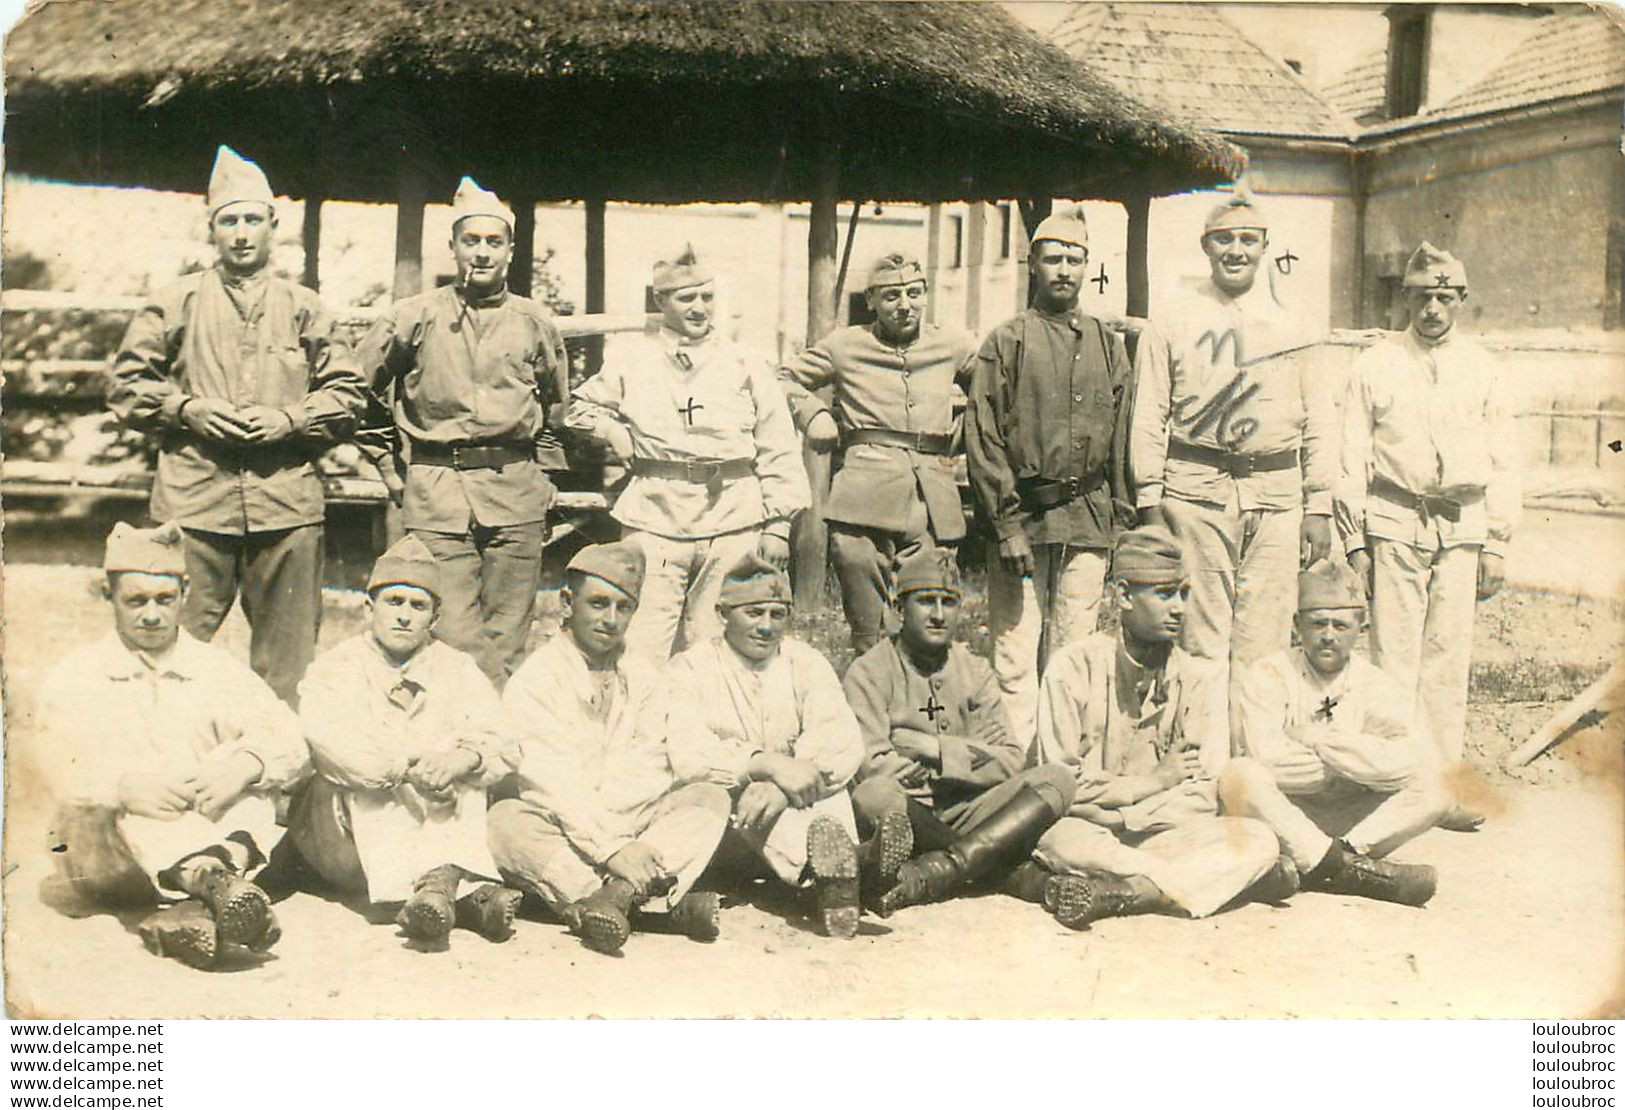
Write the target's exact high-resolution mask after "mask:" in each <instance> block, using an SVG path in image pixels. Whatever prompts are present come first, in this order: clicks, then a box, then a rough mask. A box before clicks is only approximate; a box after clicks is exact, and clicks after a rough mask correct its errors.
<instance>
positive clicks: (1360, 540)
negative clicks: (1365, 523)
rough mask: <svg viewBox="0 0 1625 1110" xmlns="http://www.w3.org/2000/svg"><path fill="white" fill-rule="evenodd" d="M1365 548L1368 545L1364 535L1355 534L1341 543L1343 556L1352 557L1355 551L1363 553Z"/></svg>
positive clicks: (1360, 533)
mask: <svg viewBox="0 0 1625 1110" xmlns="http://www.w3.org/2000/svg"><path fill="white" fill-rule="evenodd" d="M1367 546H1368V544H1367V543H1366V540H1365V533H1364V532H1356V533H1355V534H1354V535H1352V536H1350V537H1349V538H1348V539H1346V540H1344V541H1343V554H1344V555H1353V554H1354V553H1355V552H1356V551H1364V550H1365V549H1366V547H1367Z"/></svg>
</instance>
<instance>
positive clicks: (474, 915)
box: [456, 883, 524, 943]
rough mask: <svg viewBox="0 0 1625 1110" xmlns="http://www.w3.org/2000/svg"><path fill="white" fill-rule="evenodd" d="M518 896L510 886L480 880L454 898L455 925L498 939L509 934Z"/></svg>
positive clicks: (498, 940) (486, 937) (491, 938)
mask: <svg viewBox="0 0 1625 1110" xmlns="http://www.w3.org/2000/svg"><path fill="white" fill-rule="evenodd" d="M522 898H524V895H523V894H521V893H520V892H519V891H517V890H515V889H513V887H510V886H501V885H499V884H497V883H482V884H481V885H480V886H477V887H475V888H474V889H473V890H471V891H469V892H468V893H467V894H465V895H463V896H462V897H461V898H459V899H457V910H456V920H457V927H458V928H460V929H468V930H471V931H473V932H476V933H478V934H480V936H482V937H484V938H485V939H486V940H490V941H496V942H497V943H501V942H502V941H505V940H507V939H508V938H509V937H511V936H513V915H514V914H515V912H517V911H518V909H519V902H520V900H521V899H522Z"/></svg>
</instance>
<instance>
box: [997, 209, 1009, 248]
mask: <svg viewBox="0 0 1625 1110" xmlns="http://www.w3.org/2000/svg"><path fill="white" fill-rule="evenodd" d="M1010 224H1011V214H1010V202H1009V201H1007V200H1001V201H1000V202H999V257H1000V258H1009V257H1010Z"/></svg>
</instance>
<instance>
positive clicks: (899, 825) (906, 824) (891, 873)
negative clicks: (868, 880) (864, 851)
mask: <svg viewBox="0 0 1625 1110" xmlns="http://www.w3.org/2000/svg"><path fill="white" fill-rule="evenodd" d="M875 842H876V855H878V856H879V859H878V860H877V861H876V866H875V876H876V878H878V879H879V880H880V881H881V882H885V883H890V882H895V881H896V879H897V869H898V868H899V867H901V866H903V864H905V863H907V862H908V861H909V860H910V859H912V858H913V856H914V826H913V824H912V823H910V821H909V819H908V814H906V813H888V814H886V815H885V816H884V817H882V818H881V819H880V827H879V828H878V829H877V830H876V831H875Z"/></svg>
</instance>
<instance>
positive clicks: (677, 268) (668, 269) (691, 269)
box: [650, 243, 713, 293]
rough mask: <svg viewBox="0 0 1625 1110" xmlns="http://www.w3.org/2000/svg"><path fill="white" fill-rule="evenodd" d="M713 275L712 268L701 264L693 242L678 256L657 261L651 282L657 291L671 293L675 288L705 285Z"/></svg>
mask: <svg viewBox="0 0 1625 1110" xmlns="http://www.w3.org/2000/svg"><path fill="white" fill-rule="evenodd" d="M712 277H713V275H712V273H711V270H710V268H709V267H706V266H704V265H701V263H700V260H699V258H698V256H696V255H695V253H694V246H693V244H692V243H691V244H688V245H686V246H684V247H683V251H682V253H681V254H679V255H678V256H677V257H676V258H662V259H660V260H659V261H658V262H656V263H655V265H654V274H653V279H652V281H651V282H650V284H651V285H653V286H654V291H655V292H656V293H670V292H672V291H673V290H675V289H687V288H689V287H690V286H694V285H705V284H706V283H708V282H710V281H711V280H712Z"/></svg>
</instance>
